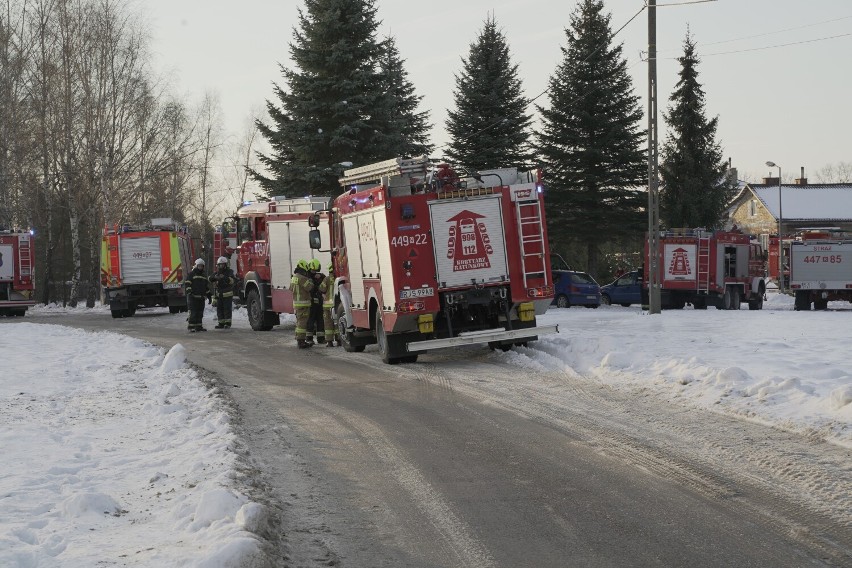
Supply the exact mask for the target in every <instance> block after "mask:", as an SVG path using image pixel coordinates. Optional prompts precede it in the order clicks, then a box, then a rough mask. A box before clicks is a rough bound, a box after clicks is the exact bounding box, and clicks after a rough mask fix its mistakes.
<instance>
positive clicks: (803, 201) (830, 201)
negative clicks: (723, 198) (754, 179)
mask: <svg viewBox="0 0 852 568" xmlns="http://www.w3.org/2000/svg"><path fill="white" fill-rule="evenodd" d="M727 217H728V222H727V223H726V228H728V229H730V228H731V227H733V226H736V227H737V228H739V229H740V230H742V231H743V232H744V233H748V234H752V235H760V234H770V235H775V234H777V233H778V221H779V220H780V221H781V226H782V229H781V231H782V234H784V235H790V234H793V233H796V232H798V231H799V230H801V229H810V228H826V227H835V228H838V229H840V230H843V231H848V232H852V184H848V183H846V184H824V183H820V184H808V180H807V178H806V177H805V176H804V168H802V176H801V177H800V178H798V179H796V180H795V182H794V183H792V184H789V183H782V184H781V185H780V189H779V184H778V178H777V177H769V178H763V183H744V184H741V186H740V190H739V192H738V193H737V195H736V197H734V199H733V200H732V201H731V205H730V206H729V207H728V215H727Z"/></svg>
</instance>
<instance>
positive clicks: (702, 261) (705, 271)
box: [696, 232, 710, 292]
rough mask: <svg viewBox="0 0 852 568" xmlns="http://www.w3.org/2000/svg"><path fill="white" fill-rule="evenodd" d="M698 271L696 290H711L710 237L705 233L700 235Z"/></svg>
mask: <svg viewBox="0 0 852 568" xmlns="http://www.w3.org/2000/svg"><path fill="white" fill-rule="evenodd" d="M697 252H698V259H697V261H698V270H697V271H696V276H697V280H696V290H697V291H699V292H708V291H709V290H710V237H709V236H708V235H706V234H705V233H703V232H699V233H698V251H697Z"/></svg>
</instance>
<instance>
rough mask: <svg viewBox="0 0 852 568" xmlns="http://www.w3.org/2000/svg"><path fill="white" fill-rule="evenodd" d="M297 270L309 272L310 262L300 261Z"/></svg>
mask: <svg viewBox="0 0 852 568" xmlns="http://www.w3.org/2000/svg"><path fill="white" fill-rule="evenodd" d="M296 268H301V269H302V270H304V271H307V270H308V261H307V260H305V259H302V260H300V261H299V262H297V263H296Z"/></svg>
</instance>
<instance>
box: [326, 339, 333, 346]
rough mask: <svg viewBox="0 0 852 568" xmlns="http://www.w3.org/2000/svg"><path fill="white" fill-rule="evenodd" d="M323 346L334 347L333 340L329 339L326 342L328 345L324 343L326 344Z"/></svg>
mask: <svg viewBox="0 0 852 568" xmlns="http://www.w3.org/2000/svg"><path fill="white" fill-rule="evenodd" d="M325 346H326V347H334V340H333V339H329V340H328V343H326V344H325Z"/></svg>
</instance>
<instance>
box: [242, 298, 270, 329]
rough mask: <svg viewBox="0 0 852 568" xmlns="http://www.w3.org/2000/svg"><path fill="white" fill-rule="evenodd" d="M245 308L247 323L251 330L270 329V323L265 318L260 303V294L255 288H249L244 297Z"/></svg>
mask: <svg viewBox="0 0 852 568" xmlns="http://www.w3.org/2000/svg"><path fill="white" fill-rule="evenodd" d="M246 310H247V311H248V319H249V325H251V328H252V329H253V330H255V331H269V330H270V329H272V325H271V324H270V323H269V321H268V320H267V317H266V313H265V312H264V311H263V307H262V306H261V304H260V294H258V292H257V289H256V288H255V289H252V290H250V291H249V293H248V296H247V297H246Z"/></svg>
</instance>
